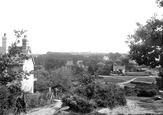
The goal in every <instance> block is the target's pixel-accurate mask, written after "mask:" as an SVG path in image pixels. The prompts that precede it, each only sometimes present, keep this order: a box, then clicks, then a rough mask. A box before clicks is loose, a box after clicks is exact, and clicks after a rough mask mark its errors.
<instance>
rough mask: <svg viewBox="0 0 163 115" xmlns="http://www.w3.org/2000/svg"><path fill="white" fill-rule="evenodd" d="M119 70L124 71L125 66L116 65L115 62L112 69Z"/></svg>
mask: <svg viewBox="0 0 163 115" xmlns="http://www.w3.org/2000/svg"><path fill="white" fill-rule="evenodd" d="M120 70H121V71H122V72H123V73H124V72H125V71H126V69H125V66H121V65H116V64H114V65H113V71H120Z"/></svg>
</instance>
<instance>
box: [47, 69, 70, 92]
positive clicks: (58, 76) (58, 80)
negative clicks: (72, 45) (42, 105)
mask: <svg viewBox="0 0 163 115" xmlns="http://www.w3.org/2000/svg"><path fill="white" fill-rule="evenodd" d="M49 77H50V79H49V80H50V82H51V87H56V86H57V87H58V88H59V89H60V91H61V92H66V91H69V90H70V89H71V87H72V82H71V81H72V79H73V73H72V71H71V69H69V68H67V67H62V68H59V69H57V70H55V71H52V72H51V73H50V76H49Z"/></svg>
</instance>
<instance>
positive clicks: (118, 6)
mask: <svg viewBox="0 0 163 115" xmlns="http://www.w3.org/2000/svg"><path fill="white" fill-rule="evenodd" d="M162 10H163V8H162V9H161V8H158V7H157V5H156V4H155V0H0V15H1V16H0V36H3V34H4V33H6V34H7V39H8V45H10V44H11V43H13V41H14V40H15V39H16V37H15V36H14V32H13V30H14V29H16V30H21V29H24V30H28V31H27V32H26V33H25V34H26V35H27V37H28V40H29V45H30V46H31V49H32V52H33V53H35V54H36V53H37V54H38V53H39V54H42V53H46V52H48V51H51V52H103V53H109V52H113V53H114V52H119V53H127V52H128V51H129V48H128V46H127V44H126V43H125V41H126V40H127V35H129V34H133V33H134V30H135V29H136V24H135V23H136V22H140V23H142V24H145V22H146V21H147V19H149V18H150V17H151V16H153V15H154V13H158V14H161V12H162ZM162 14H163V13H162ZM0 42H1V39H0Z"/></svg>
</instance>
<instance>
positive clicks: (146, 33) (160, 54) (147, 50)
mask: <svg viewBox="0 0 163 115" xmlns="http://www.w3.org/2000/svg"><path fill="white" fill-rule="evenodd" d="M137 26H138V28H137V30H136V31H135V33H134V34H133V35H129V36H128V41H127V43H128V45H129V47H130V52H129V53H130V58H131V59H132V60H135V61H136V62H137V63H138V64H139V65H142V64H144V65H147V66H150V67H152V68H154V67H156V66H159V65H160V66H162V67H163V19H161V20H160V19H157V18H156V16H153V17H152V18H151V19H149V20H148V21H147V23H146V24H145V25H141V24H140V23H137Z"/></svg>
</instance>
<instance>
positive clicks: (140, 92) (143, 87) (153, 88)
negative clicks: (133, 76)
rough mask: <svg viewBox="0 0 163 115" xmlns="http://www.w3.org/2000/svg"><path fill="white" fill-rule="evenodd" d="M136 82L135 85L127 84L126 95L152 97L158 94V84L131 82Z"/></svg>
mask: <svg viewBox="0 0 163 115" xmlns="http://www.w3.org/2000/svg"><path fill="white" fill-rule="evenodd" d="M131 83H133V84H135V85H136V86H135V87H128V86H125V87H124V90H125V95H126V96H136V95H137V96H144V97H151V96H154V95H157V94H158V91H159V90H158V86H157V85H156V84H153V83H152V84H149V83H143V82H142V83H141V82H131Z"/></svg>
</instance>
